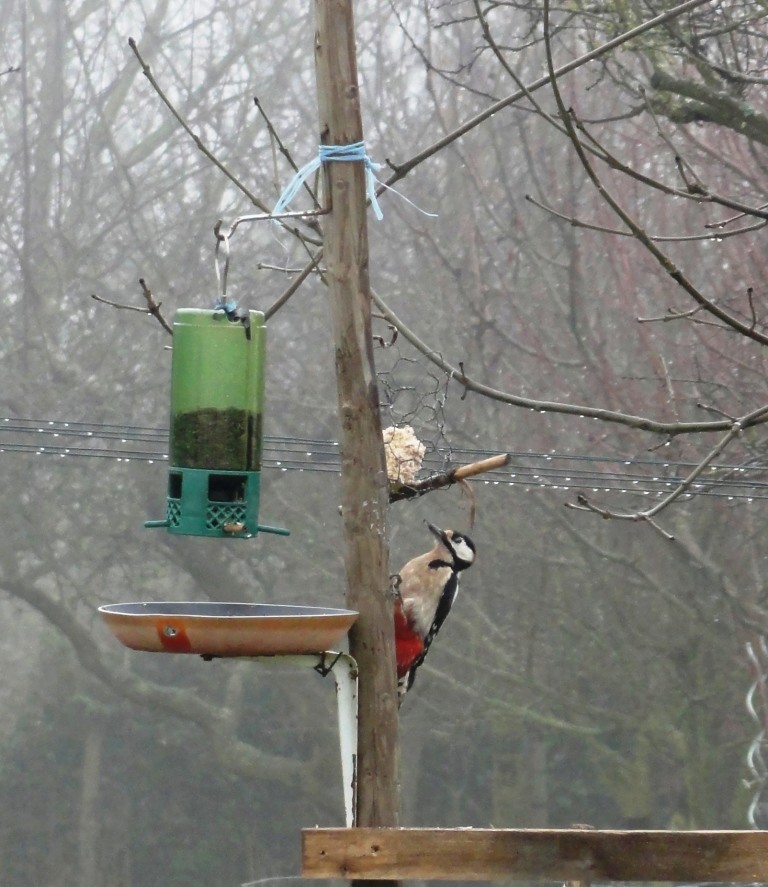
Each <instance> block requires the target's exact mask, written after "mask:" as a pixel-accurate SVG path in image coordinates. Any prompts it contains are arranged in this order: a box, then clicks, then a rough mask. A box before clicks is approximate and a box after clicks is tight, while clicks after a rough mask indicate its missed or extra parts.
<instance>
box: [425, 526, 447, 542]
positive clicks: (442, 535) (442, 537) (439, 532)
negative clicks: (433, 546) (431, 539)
mask: <svg viewBox="0 0 768 887" xmlns="http://www.w3.org/2000/svg"><path fill="white" fill-rule="evenodd" d="M426 524H427V526H428V527H429V532H430V533H432V535H433V536H437V538H438V539H439V540H440V541H441V542H445V533H444V532H443V531H442V530H441V529H440V527H436V526H435V525H434V524H431V523H430V522H429V521H426Z"/></svg>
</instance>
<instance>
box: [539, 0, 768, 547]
mask: <svg viewBox="0 0 768 887" xmlns="http://www.w3.org/2000/svg"><path fill="white" fill-rule="evenodd" d="M544 2H545V5H546V4H547V3H548V0H544ZM708 409H713V410H714V408H712V407H710V408H708ZM718 412H719V411H718ZM766 415H768V406H765V407H760V408H759V409H757V410H753V411H752V412H751V413H747V414H746V415H744V416H742V417H741V418H740V419H733V420H731V421H730V422H729V425H730V427H729V429H728V431H727V432H726V434H725V435H723V437H722V438H721V439H720V440H719V441H718V443H717V444H716V445H715V446H714V447H713V448H712V450H710V452H709V453H708V454H707V455H706V456H705V457H704V458H703V459H702V460H701V461H700V462H699V463H698V464H697V465H696V466H695V467H694V468H693V470H692V471H691V472H690V473H689V474H688V475H687V476H686V477H684V478H683V479H682V480H681V481H680V483H679V484H678V485H677V486H676V487H675V488H674V490H672V491H671V492H670V493H668V494H667V495H666V496H664V497H663V498H662V499H661V500H660V501H659V502H657V503H656V505H654V506H653V507H651V508H646V509H644V510H642V511H632V512H619V511H612V510H611V509H607V508H601V507H600V506H598V505H595V504H594V503H592V502H590V500H589V499H588V498H587V497H586V496H584V495H579V496H577V497H576V502H575V503H574V502H566V503H565V506H566V508H573V509H575V510H577V511H591V512H593V513H594V514H599V515H600V517H602V518H604V519H606V520H608V519H614V520H631V521H646V522H647V523H649V524H650V525H651V526H652V527H653V528H654V529H655V530H656V531H657V532H659V533H661V534H662V535H663V536H664V537H665V538H666V539H669V540H670V541H672V540H674V538H675V537H674V536H672V535H671V534H670V533H667V532H666V530H663V529H662V528H661V527H660V526H659V525H658V524H656V523H655V522H654V520H653V519H654V518H655V517H656V515H657V514H659V513H660V512H661V511H663V510H664V509H665V508H668V507H669V506H670V505H671V504H672V503H673V502H675V501H676V500H677V499H679V498H680V497H681V496H682V495H683V494H684V493H685V492H687V491H688V490H689V489H690V487H691V486H692V485H693V483H694V481H696V480H697V478H699V477H700V476H701V474H702V473H703V472H704V471H705V470H706V469H707V468H708V467H709V466H710V465H711V464H712V463H713V462H714V461H715V459H717V458H718V456H720V455H721V453H722V452H723V451H724V450H725V449H726V447H727V446H728V445H729V444H730V443H731V441H732V440H733V439H734V438H735V437H737V436H738V435H740V434H741V432H742V431H743V430H744V428H745V427H747V424H748V423H753V422H754V421H755V420H759V419H762V418H764V417H765V416H766Z"/></svg>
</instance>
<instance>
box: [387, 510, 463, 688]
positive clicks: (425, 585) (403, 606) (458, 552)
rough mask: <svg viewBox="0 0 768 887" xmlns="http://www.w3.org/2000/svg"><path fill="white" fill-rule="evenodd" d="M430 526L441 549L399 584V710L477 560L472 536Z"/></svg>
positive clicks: (412, 565) (413, 565)
mask: <svg viewBox="0 0 768 887" xmlns="http://www.w3.org/2000/svg"><path fill="white" fill-rule="evenodd" d="M427 526H428V527H429V529H430V532H431V533H432V534H433V535H434V536H436V537H437V544H436V545H435V547H434V548H433V549H432V550H431V551H428V552H427V553H426V554H422V555H419V557H415V558H414V559H413V560H411V561H408V563H407V564H406V565H405V566H404V567H403V569H402V570H400V572H399V574H397V576H396V577H395V583H394V592H395V652H396V657H397V693H398V704H399V705H402V702H403V699H404V698H405V694H406V693H407V692H408V691H409V690H410V689H411V687H412V686H413V681H414V678H415V677H416V669H417V668H418V667H419V666H420V665H421V663H422V662H423V661H424V659H425V657H426V655H427V651H428V650H429V645H430V644H431V643H432V641H433V640H434V638H435V635H436V634H437V633H438V631H440V627H441V626H442V624H443V622H445V617H446V616H447V615H448V613H449V612H450V610H451V607H452V606H453V602H454V601H455V600H456V594H457V592H458V590H459V573H460V572H461V571H462V570H466V569H467V567H471V566H472V563H473V561H474V559H475V545H474V543H473V542H472V540H471V539H470V538H469V537H468V536H464V535H463V534H461V533H457V532H455V531H454V530H441V529H440V528H439V527H435V526H433V525H432V524H430V523H428V524H427Z"/></svg>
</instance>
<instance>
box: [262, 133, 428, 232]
mask: <svg viewBox="0 0 768 887" xmlns="http://www.w3.org/2000/svg"><path fill="white" fill-rule="evenodd" d="M338 161H354V162H360V163H362V164H363V166H364V167H365V193H366V196H367V198H368V199H369V200H370V201H371V206H372V207H373V212H374V214H375V216H376V218H377V219H378V220H379V221H381V220H382V219H383V218H384V213H383V212H382V211H381V207H380V206H379V200H378V198H377V197H376V185H382V186H383V187H385V188H387V189H388V190H389V191H395V189H394V188H390V187H389V186H388V185H385V184H384V183H383V182H380V181H379V180H378V179H377V178H376V176H375V173H376V172H378V171H379V170H380V169H383V167H382V164H381V163H374V162H373V160H371V158H370V157H369V156H368V155H367V154H366V152H365V142H352V144H351V145H320V146H319V148H318V152H317V156H316V157H314V158H313V159H312V160H310V161H309V163H306V164H305V165H304V166H302V167H301V169H300V170H299V171H298V172H297V173H296V175H295V176H294V177H293V178H292V179H291V181H290V182H289V183H288V185H287V186H286V188H285V190H284V191H283V193H282V194H281V195H280V198H279V200H278V201H277V203H276V204H275V207H274V209H273V210H272V215H273V216H276V215H279V214H280V213H282V212H285V211H286V209H287V207H288V206H289V204H290V203H291V201H292V200H293V199H294V197H296V195H297V194H298V193H299V191H300V190H301V188H302V186H303V185H304V182H306V181H307V179H308V178H309V177H310V176H311V175H313V174H314V173H316V172H317V170H318V169H320V166H321V164H323V163H329V162H338ZM395 194H398V196H400V197H402V198H403V200H406V201H407V202H408V203H410V204H411V206H416V204H415V203H412V202H411V201H410V200H408V198H407V197H404V196H403V195H402V194H400V193H399V192H398V191H395ZM416 209H419V207H416ZM419 212H423V213H424V215H426V216H433V217H434V218H436V215H435V213H428V212H424V210H422V209H419Z"/></svg>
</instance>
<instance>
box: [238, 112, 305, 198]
mask: <svg viewBox="0 0 768 887" xmlns="http://www.w3.org/2000/svg"><path fill="white" fill-rule="evenodd" d="M253 103H254V105H256V108H257V109H258V111H259V113H260V114H261V116H262V117H263V118H264V123H266V125H267V130H268V132H269V136H270V138H271V139H272V140H273V142H274V143H275V145H276V146H277V148H278V150H279V151H280V153H281V154H282V155H283V157H285V159H286V160H287V161H288V163H289V164H290V166H291V169H292V170H293V171H294V172H298V171H299V167H298V166H297V165H296V162H295V161H294V159H293V155H292V154H291V152H290V151H289V150H288V148H286V146H285V143H284V142H283V140H282V139H281V138H280V135H279V134H278V132H277V130H276V129H275V127H274V125H273V123H272V121H271V120H270V118H269V116H268V115H267V112H266V111H265V110H264V105H262V104H261V102H260V101H259V99H258V97H257V96H254V97H253ZM303 185H304V188H305V190H306V192H307V194H309V196H310V197H311V198H312V203H314V205H315V209H320V201H319V200H318V199H317V195H316V194H315V192H314V191H313V190H312V188H310V186H309V183H308V182H307V181H306V180H305V181H304V182H303Z"/></svg>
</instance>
